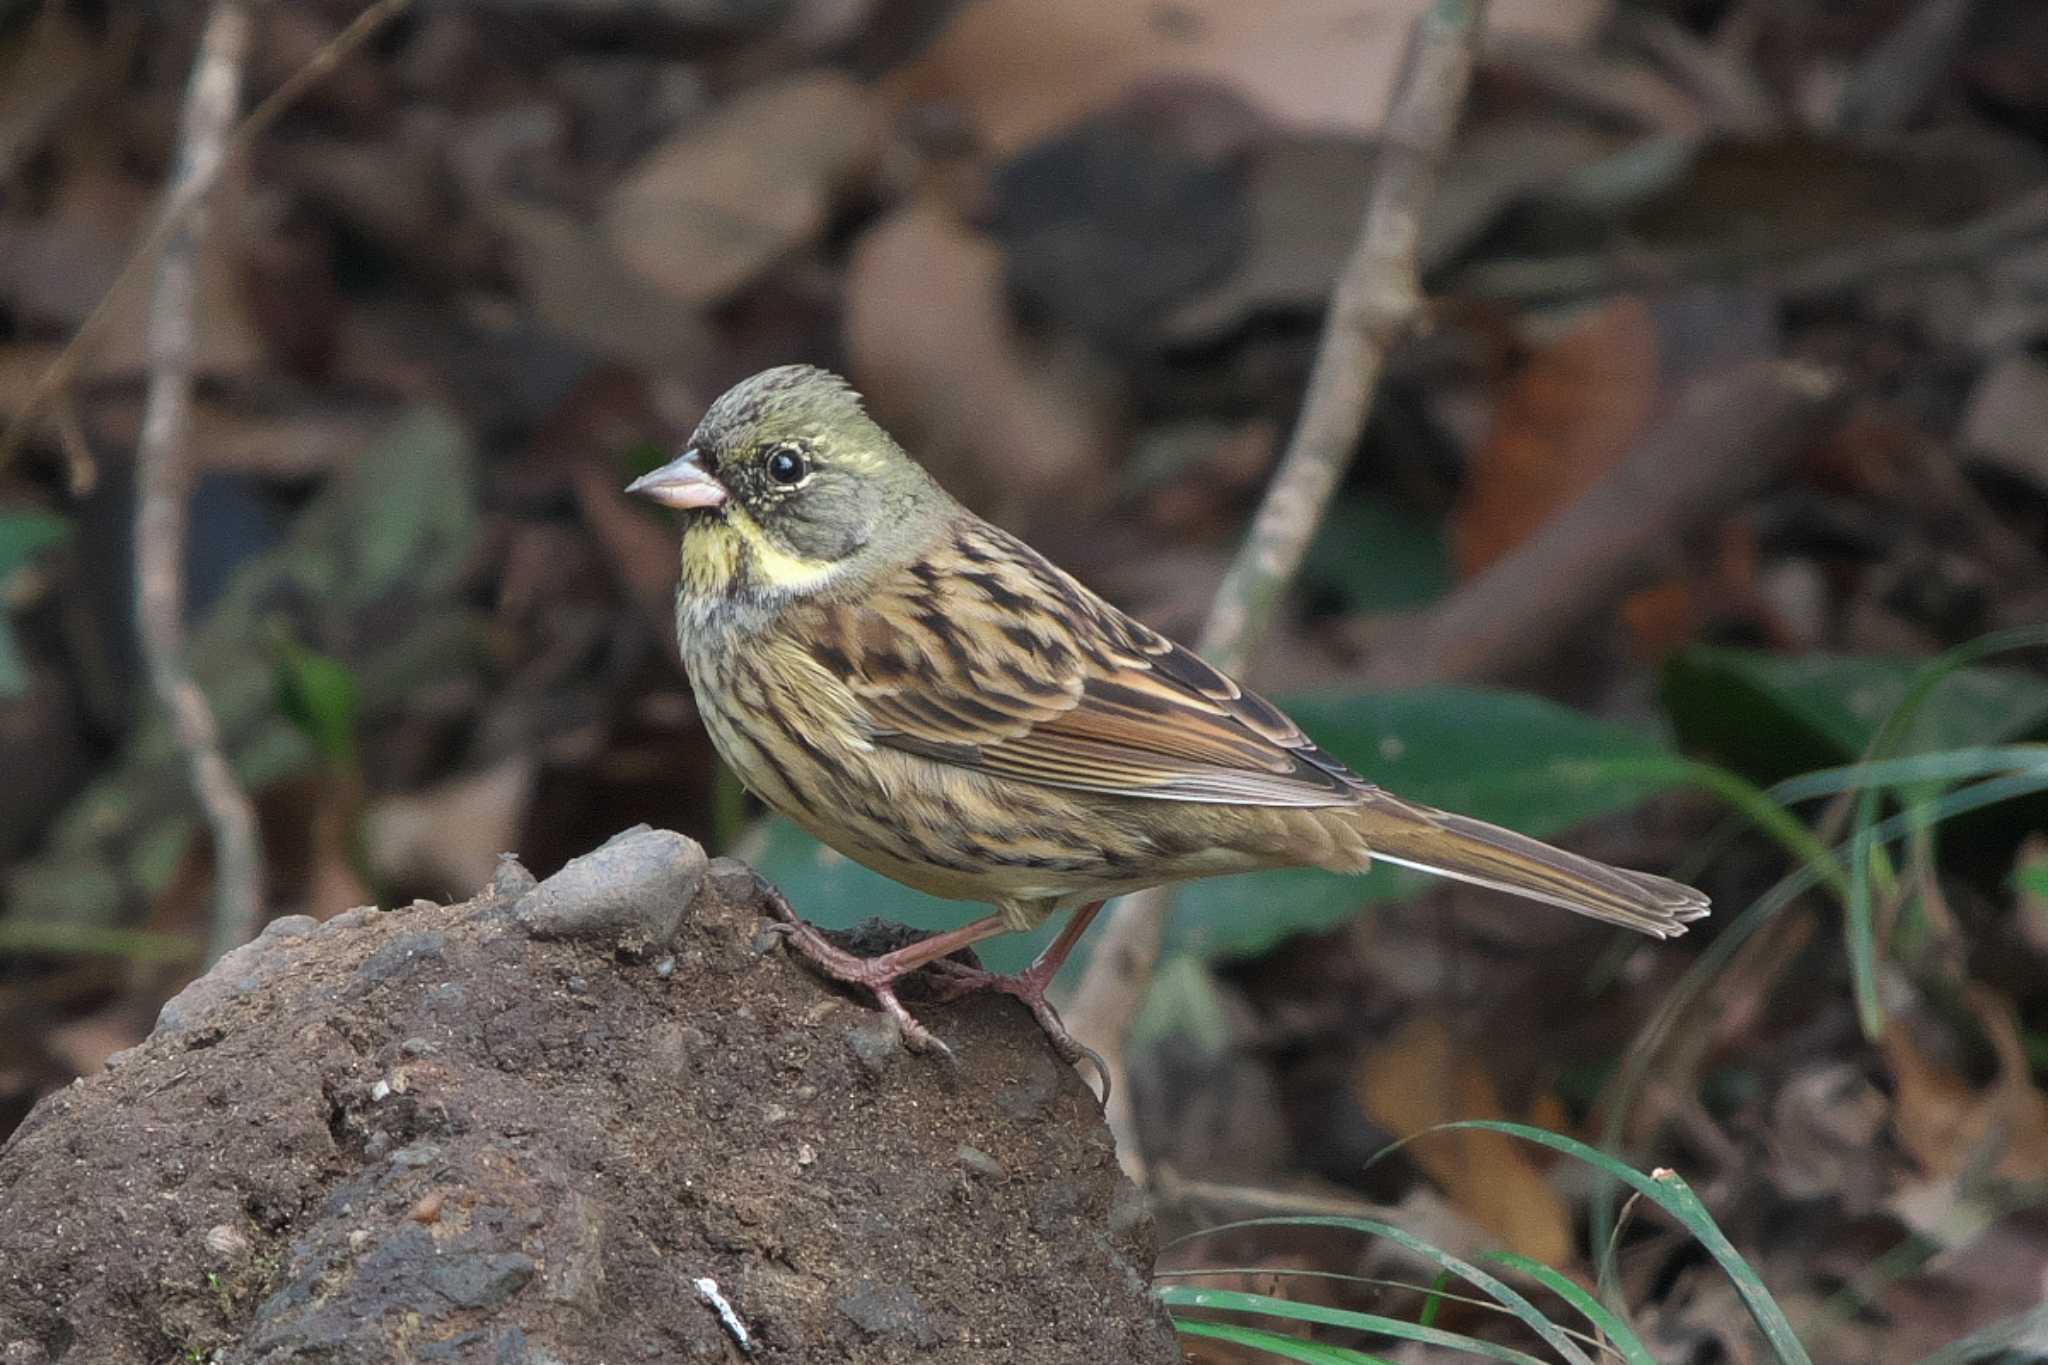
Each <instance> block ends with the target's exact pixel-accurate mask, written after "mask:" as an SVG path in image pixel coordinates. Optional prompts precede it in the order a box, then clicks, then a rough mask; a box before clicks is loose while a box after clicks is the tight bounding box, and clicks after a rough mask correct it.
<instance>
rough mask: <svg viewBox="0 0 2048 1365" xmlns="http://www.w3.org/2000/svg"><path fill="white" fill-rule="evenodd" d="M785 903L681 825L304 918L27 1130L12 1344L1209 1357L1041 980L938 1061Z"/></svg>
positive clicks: (7, 1196) (581, 1357) (153, 1349)
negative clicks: (832, 984)
mask: <svg viewBox="0 0 2048 1365" xmlns="http://www.w3.org/2000/svg"><path fill="white" fill-rule="evenodd" d="M686 906H687V908H688V909H687V914H686V915H682V919H681V923H680V925H677V923H676V921H677V919H678V915H679V914H680V913H681V912H682V910H683V908H684V907H686ZM761 924H762V918H761V915H760V911H759V900H758V889H757V886H756V883H755V881H754V878H753V875H752V873H751V872H749V871H748V870H747V869H746V868H744V867H743V866H741V865H739V864H736V863H728V862H725V861H724V860H721V861H719V862H717V863H713V864H711V865H710V866H709V868H708V869H707V868H706V866H705V863H704V859H703V855H702V853H701V851H700V850H698V849H697V847H696V845H694V844H692V843H690V842H689V841H688V840H685V839H682V838H681V837H680V836H677V835H672V834H666V833H656V832H649V831H642V832H638V833H634V834H629V835H626V836H621V838H620V839H617V840H614V841H613V842H612V843H611V844H609V845H607V846H606V847H605V848H604V849H603V850H600V851H599V852H598V853H596V854H593V855H590V856H589V857H587V858H585V859H580V860H578V862H577V863H573V864H571V865H570V867H569V868H567V869H564V871H563V872H562V873H561V874H560V875H559V876H557V877H555V878H551V879H550V880H549V882H547V883H545V884H543V885H542V886H541V887H540V888H538V889H535V888H533V885H532V880H531V878H530V877H528V876H527V875H526V874H525V873H524V871H523V870H521V869H519V868H518V867H517V865H516V864H513V863H511V862H510V861H509V860H508V862H507V864H506V866H505V868H504V869H503V870H502V871H501V874H500V876H499V878H498V880H497V882H496V883H495V884H494V886H493V887H492V889H491V890H490V891H489V892H487V893H486V894H484V895H482V896H479V897H478V898H477V899H476V900H474V901H471V902H468V903H466V904H462V905H455V906H436V905H429V904H426V903H420V904H416V905H415V906H414V907H412V908H411V909H407V910H400V911H393V912H379V911H372V910H360V911H352V912H350V913H348V914H346V915H343V916H340V917H339V918H337V919H334V920H330V921H328V922H327V923H325V924H319V925H316V924H314V923H313V922H312V921H310V920H304V919H296V920H284V921H279V922H278V923H276V924H273V925H272V926H271V928H270V930H269V931H268V932H267V933H266V934H265V935H264V937H263V938H262V939H260V940H258V941H257V942H256V943H254V944H251V945H249V946H248V947H246V948H244V949H242V950H241V951H239V952H237V953H235V954H233V955H231V956H230V957H229V958H228V959H226V960H225V961H224V962H223V963H222V964H221V965H220V966H219V967H217V968H216V969H215V971H214V972H213V973H211V974H209V975H208V976H207V977H206V978H204V979H202V981H200V982H197V983H195V984H194V986H193V987H192V988H190V989H189V990H188V991H187V992H186V993H185V994H184V995H181V996H180V997H179V998H178V999H176V1000H174V1001H172V1002H171V1003H170V1004H169V1005H167V1006H166V1007H165V1011H164V1017H163V1019H162V1021H161V1022H160V1023H159V1025H158V1028H157V1030H156V1031H155V1032H154V1033H153V1034H152V1035H151V1036H150V1038H149V1039H148V1041H146V1042H145V1043H143V1044H142V1045H141V1046H140V1047H137V1048H135V1049H133V1050H131V1051H130V1052H128V1053H125V1054H122V1055H121V1056H119V1057H117V1058H116V1059H115V1060H114V1062H113V1063H111V1064H110V1066H109V1069H108V1070H107V1071H106V1072H105V1073H103V1074H101V1075H99V1076H96V1077H93V1078H91V1079H89V1080H82V1081H79V1082H77V1083H76V1084H74V1085H73V1086H71V1087H70V1088H69V1089H67V1090H65V1091H62V1092H60V1093H58V1094H56V1095H53V1096H51V1097H50V1098H48V1099H47V1100H45V1101H44V1103H43V1104H42V1105H40V1106H39V1107H38V1108H37V1110H36V1111H35V1113H34V1114H33V1115H32V1116H31V1117H30V1118H29V1120H28V1121H27V1122H26V1123H25V1124H24V1125H23V1127H22V1128H21V1130H20V1132H19V1133H18V1134H17V1135H16V1136H15V1138H14V1139H13V1141H12V1142H11V1143H10V1144H9V1145H8V1146H7V1147H6V1148H5V1149H4V1150H0V1361H4V1362H5V1363H6V1365H33V1363H34V1362H46V1361H47V1362H55V1361H59V1360H64V1361H72V1362H91V1363H92V1365H122V1363H123V1362H151V1363H152V1365H159V1363H161V1362H171V1361H187V1360H191V1361H197V1360H209V1359H217V1360H219V1361H222V1362H229V1363H232V1362H256V1361H262V1362H282V1361H334V1362H357V1361H361V1362H372V1361H376V1362H384V1361H414V1360H417V1361H490V1362H530V1363H531V1365H545V1363H547V1362H580V1361H599V1360H603V1361H613V1362H619V1361H640V1360H705V1361H721V1360H735V1361H736V1360H741V1359H749V1358H750V1359H754V1360H759V1361H771V1362H773V1361H819V1360H826V1361H841V1360H844V1361H898V1360H920V1361H924V1360H930V1361H955V1360H957V1361H968V1360H973V1361H976V1362H982V1361H987V1360H1003V1361H1016V1362H1039V1361H1043V1362H1062V1363H1064V1362H1081V1361H1117V1362H1126V1361H1131V1362H1149V1361H1158V1362H1168V1361H1175V1360H1178V1359H1179V1353H1178V1351H1177V1350H1176V1348H1175V1345H1174V1340H1173V1336H1172V1333H1171V1331H1170V1329H1169V1328H1168V1326H1167V1324H1166V1322H1165V1320H1164V1318H1163V1317H1162V1315H1161V1314H1160V1313H1159V1311H1158V1309H1157V1308H1156V1307H1155V1306H1154V1305H1153V1304H1152V1302H1151V1301H1150V1299H1149V1298H1148V1297H1147V1295H1146V1277H1147V1274H1148V1272H1149V1270H1150V1266H1151V1257H1152V1244H1151V1228H1150V1225H1149V1222H1148V1220H1147V1219H1146V1217H1145V1215H1144V1212H1143V1206H1142V1203H1141V1201H1140V1199H1139V1196H1138V1195H1137V1193H1136V1191H1135V1190H1133V1189H1132V1188H1131V1187H1130V1186H1129V1184H1128V1183H1127V1182H1125V1181H1124V1180H1123V1178H1122V1176H1121V1175H1120V1174H1119V1172H1118V1170H1117V1166H1116V1162H1115V1159H1114V1153H1113V1151H1112V1149H1111V1143H1110V1139H1109V1137H1108V1134H1107V1133H1106V1131H1105V1130H1104V1128H1103V1126H1102V1124H1101V1122H1100V1120H1099V1117H1098V1113H1097V1107H1096V1104H1095V1101H1094V1099H1093V1097H1092V1096H1091V1095H1090V1094H1089V1092H1088V1090H1087V1088H1086V1087H1085V1086H1083V1085H1082V1084H1081V1082H1080V1080H1079V1078H1078V1077H1077V1076H1076V1075H1075V1073H1074V1072H1073V1071H1072V1070H1071V1069H1069V1068H1067V1067H1064V1066H1061V1065H1059V1064H1058V1063H1057V1062H1056V1061H1055V1060H1054V1058H1053V1057H1052V1056H1051V1055H1050V1054H1049V1052H1048V1051H1047V1049H1046V1045H1045V1043H1044V1040H1043V1038H1042V1037H1041V1036H1040V1035H1039V1033H1038V1031H1037V1028H1036V1026H1035V1025H1033V1024H1032V1022H1031V1020H1030V1019H1029V1017H1028V1016H1027V1015H1026V1014H1025V1013H1024V1012H1023V1011H1022V1009H1021V1008H1019V1007H1017V1006H1016V1004H1015V1002H1013V1001H1009V1000H1005V999H981V1000H970V1001H967V1002H963V1003H962V1004H960V1005H957V1006H946V1007H928V1008H927V1009H926V1010H925V1011H924V1012H925V1013H926V1014H927V1015H928V1018H929V1022H930V1023H931V1024H932V1025H933V1027H934V1028H935V1029H936V1030H938V1031H939V1033H940V1034H941V1035H942V1036H943V1037H945V1038H946V1039H947V1040H948V1041H949V1042H950V1043H951V1044H952V1045H953V1047H954V1048H955V1049H956V1050H957V1053H958V1060H957V1061H956V1062H946V1061H942V1060H937V1059H932V1058H923V1057H913V1056H910V1055H908V1054H905V1053H904V1052H902V1050H901V1049H900V1047H899V1046H898V1045H897V1043H896V1040H895V1038H894V1035H893V1033H892V1032H891V1031H890V1030H889V1029H888V1028H887V1027H886V1026H882V1025H883V1021H882V1020H881V1018H880V1016H878V1015H876V1014H874V1013H873V1012H872V1011H871V1010H868V1009H866V1008H863V1007H862V1006H861V1005H860V1004H858V1003H856V1002H854V1001H852V1000H849V999H846V998H843V997H841V996H839V995H836V994H833V993H831V992H829V991H827V990H826V989H825V988H823V987H822V986H820V985H819V984H817V983H816V982H815V981H814V980H813V979H812V978H811V977H809V976H808V975H807V974H806V973H804V972H802V971H800V970H798V969H797V968H796V967H794V966H793V965H791V964H790V963H789V962H788V961H787V960H786V959H785V958H784V957H783V956H782V954H780V953H777V952H768V953H763V952H760V951H757V947H756V938H757V935H758V934H759V930H760V928H761ZM700 1279H709V1280H712V1281H715V1282H716V1285H717V1292H718V1294H719V1295H721V1296H722V1297H723V1299H724V1300H725V1301H726V1302H727V1303H729V1305H730V1307H731V1309H732V1311H733V1312H734V1313H735V1314H736V1315H737V1318H738V1320H739V1321H740V1322H741V1323H742V1324H743V1326H744V1329H745V1331H746V1332H747V1333H748V1335H749V1337H750V1339H751V1341H752V1345H753V1354H752V1355H751V1356H747V1355H743V1353H742V1351H741V1348H740V1347H739V1345H738V1344H737V1342H736V1340H735V1337H734V1334H733V1333H732V1331H731V1330H730V1329H729V1328H728V1327H727V1326H726V1325H724V1324H722V1323H721V1320H720V1317H719V1315H718V1313H717V1311H716V1309H715V1306H714V1305H713V1304H712V1303H710V1302H707V1301H706V1299H705V1298H704V1297H702V1296H700V1294H699V1292H698V1291H697V1290H696V1288H695V1287H694V1285H695V1283H696V1282H697V1281H699V1280H700Z"/></svg>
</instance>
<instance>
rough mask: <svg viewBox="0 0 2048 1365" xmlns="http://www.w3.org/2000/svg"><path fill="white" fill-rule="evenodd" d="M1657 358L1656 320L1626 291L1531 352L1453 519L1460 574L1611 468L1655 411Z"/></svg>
mask: <svg viewBox="0 0 2048 1365" xmlns="http://www.w3.org/2000/svg"><path fill="white" fill-rule="evenodd" d="M1658 360H1659V346H1658V339H1657V324H1656V320H1655V318H1654V317H1652V315H1651V312H1650V309H1649V306H1648V305H1647V304H1646V303H1644V301H1643V300H1642V299H1640V298H1636V297H1633V296H1624V297H1621V298H1616V299H1614V300H1612V301H1611V302H1609V303H1607V304H1605V305H1603V306H1602V307H1600V308H1599V309H1597V310H1596V311H1594V312H1593V313H1591V314H1589V315H1588V316H1586V317H1585V318H1584V319H1582V320H1581V321H1579V322H1578V323H1577V325H1576V326H1574V327H1573V328H1572V329H1571V330H1570V331H1568V332H1566V333H1565V334H1564V335H1563V336H1561V337H1559V338H1558V339H1557V340H1556V341H1554V342H1552V343H1550V344H1549V345H1547V346H1543V347H1542V348H1540V349H1539V350H1537V351H1536V353H1535V354H1534V355H1532V356H1531V357H1530V358H1529V361H1528V363H1527V364H1526V365H1525V366H1523V368H1522V370H1521V372H1520V373H1519V374H1518V375H1516V376H1515V378H1514V380H1513V381H1512V382H1511V383H1510V384H1509V386H1508V389H1507V391H1506V392H1505V393H1504V394H1503V395H1502V396H1501V401H1500V407H1499V411H1498V412H1497V414H1496V415H1495V418H1494V426H1493V431H1492V434H1491V435H1490V436H1488V438H1487V440H1486V443H1485V444H1484V445H1483V446H1482V447H1480V449H1479V451H1478V452H1477V453H1476V454H1475V455H1474V456H1473V458H1472V468H1471V473H1470V475H1469V476H1468V477H1467V478H1466V480H1465V488H1464V494H1463V496H1462V497H1461V498H1460V500H1459V503H1458V507H1457V510H1456V512H1455V513H1454V514H1453V516H1452V521H1451V533H1452V543H1453V547H1454V550H1455V553H1456V557H1457V564H1458V571H1459V572H1460V573H1462V574H1464V575H1466V576H1467V577H1469V576H1471V575H1473V574H1476V573H1478V572H1479V571H1480V570H1481V569H1483V568H1485V567H1486V566H1487V565H1489V564H1491V563H1493V561H1494V560H1496V559H1499V558H1500V557H1501V556H1502V555H1504V554H1506V553H1507V552H1508V551H1510V550H1512V549H1514V548H1515V547H1516V546H1517V545H1519V544H1521V543H1522V542H1523V541H1524V540H1526V539H1528V538H1529V536H1531V535H1533V534H1534V533H1535V532H1536V531H1537V530H1538V529H1539V528H1540V527H1541V526H1542V525H1543V524H1544V523H1545V522H1546V521H1548V520H1550V518H1551V517H1552V516H1553V515H1555V514H1556V513H1557V512H1558V511H1559V510H1561V509H1562V508H1564V507H1565V506H1567V505H1569V504H1570V503H1571V502H1572V500H1573V499H1575V498H1577V497H1578V496H1579V495H1580V494H1581V493H1584V492H1585V491H1586V490H1587V489H1588V488H1590V487H1592V486H1593V485H1594V484H1595V483H1597V482H1598V481H1599V480H1600V477H1601V476H1602V475H1604V474H1606V473H1607V472H1608V471H1609V470H1611V469H1613V468H1614V466H1615V465H1616V464H1617V463H1618V462H1619V461H1620V460H1621V457H1622V456H1623V455H1625V454H1626V453H1627V452H1628V449H1629V447H1630V445H1632V444H1633V443H1634V441H1635V439H1636V437H1637V436H1638V435H1639V434H1640V433H1641V432H1642V430H1643V428H1644V426H1645V425H1646V424H1647V423H1648V421H1649V419H1650V415H1651V413H1652V411H1653V410H1654V407H1655V404H1656V401H1657V394H1658V388H1659V385H1658Z"/></svg>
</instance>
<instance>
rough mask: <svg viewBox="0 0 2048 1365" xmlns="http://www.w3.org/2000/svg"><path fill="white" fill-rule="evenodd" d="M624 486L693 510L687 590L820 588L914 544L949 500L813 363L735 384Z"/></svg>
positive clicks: (688, 593)
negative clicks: (685, 440)
mask: <svg viewBox="0 0 2048 1365" xmlns="http://www.w3.org/2000/svg"><path fill="white" fill-rule="evenodd" d="M626 491H627V492H629V493H639V494H642V495H644V496H646V497H649V498H651V499H653V500H654V501H656V502H659V503H661V504H663V505H664V506H668V507H677V508H683V509H686V510H687V511H688V513H689V519H688V521H687V523H686V525H685V529H684V534H683V594H684V596H685V597H686V598H688V597H692V596H696V597H705V598H711V597H726V596H736V595H741V594H747V595H752V596H756V597H774V598H787V597H791V596H797V595H800V594H803V593H805V592H808V591H813V590H816V589H818V588H821V587H823V586H824V585H825V584H826V583H828V582H830V581H832V580H834V579H836V578H839V577H842V576H844V575H846V574H848V573H849V572H850V571H854V570H857V569H858V568H859V567H860V566H861V565H862V564H864V563H866V562H869V561H873V560H881V559H885V558H887V557H888V556H889V555H890V554H891V553H892V552H893V551H894V550H895V549H896V548H897V547H899V546H903V545H906V544H909V543H911V542H912V541H913V540H914V538H915V536H916V535H917V534H918V533H919V531H920V529H921V528H923V527H927V526H929V525H930V524H931V523H932V518H933V517H934V515H935V514H937V513H939V512H940V511H941V510H942V509H943V508H945V507H946V506H948V505H949V500H948V499H947V498H946V495H945V494H944V493H942V492H940V490H939V488H938V486H937V485H936V484H934V483H933V482H932V481H931V479H930V477H929V476H928V475H926V474H925V472H924V470H923V469H921V468H920V467H919V466H918V464H917V463H916V461H914V460H912V459H911V458H910V456H909V455H907V454H905V453H904V451H903V448H902V447H901V446H899V445H897V444H896V442H895V441H894V440H892V439H891V438H890V436H889V433H887V432H886V431H883V430H882V428H881V427H879V426H877V425H876V424H875V422H874V421H873V420H872V419H871V418H869V416H868V415H867V413H866V412H864V411H863V410H862V408H861V400H860V395H859V394H857V393H855V392H854V391H853V389H852V388H851V387H850V386H849V385H848V384H847V382H846V381H845V380H843V379H841V378H840V377H839V376H838V375H836V374H832V373H830V372H829V371H826V370H821V369H817V368H815V367H813V366H810V365H782V366H778V367H777V368H775V369H772V370H763V371H762V372H761V373H759V374H757V375H755V376H753V377H752V378H751V379H745V380H742V381H740V382H739V383H738V384H735V385H733V387H731V388H730V389H727V390H726V391H725V392H724V393H723V394H721V395H720V396H719V398H718V400H717V401H716V402H714V403H713V404H712V405H711V407H710V408H709V409H708V410H707V411H706V412H705V414H704V420H703V421H702V422H700V423H698V425H697V430H696V433H695V434H694V435H693V436H691V438H690V443H689V446H688V447H687V448H686V449H685V450H684V451H683V453H682V454H681V455H679V456H677V457H676V458H675V459H673V460H671V461H669V462H668V463H667V464H665V465H663V466H662V467H661V468H659V469H657V470H654V471H653V472H652V473H650V474H647V475H645V476H644V477H642V478H640V479H637V480H635V481H634V482H633V483H632V484H631V485H630V486H629V487H628V488H627V490H626Z"/></svg>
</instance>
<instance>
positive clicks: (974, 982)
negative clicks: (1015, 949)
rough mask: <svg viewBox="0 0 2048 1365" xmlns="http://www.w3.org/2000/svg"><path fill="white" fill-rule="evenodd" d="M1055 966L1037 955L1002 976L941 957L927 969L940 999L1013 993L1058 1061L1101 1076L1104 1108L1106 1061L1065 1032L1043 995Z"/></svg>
mask: <svg viewBox="0 0 2048 1365" xmlns="http://www.w3.org/2000/svg"><path fill="white" fill-rule="evenodd" d="M1059 966H1060V964H1059V963H1058V962H1048V961H1046V960H1045V959H1043V958H1041V959H1039V960H1038V961H1037V962H1034V963H1032V964H1031V965H1030V966H1029V967H1027V968H1025V969H1024V970H1023V971H1021V972H1018V973H1016V974H1015V975H1014V976H1004V975H1002V974H1001V973H998V972H990V971H984V970H982V969H981V968H979V967H970V966H968V965H966V964H965V963H963V962H954V961H952V960H950V959H941V960H939V961H937V962H934V963H932V964H931V969H932V975H934V976H936V977H938V978H939V980H940V981H941V982H942V983H943V984H942V985H940V986H939V999H941V1000H957V999H959V998H960V997H961V996H963V995H969V994H972V993H973V992H975V991H1000V992H1001V993H1002V994H1004V995H1009V996H1015V997H1016V998H1017V999H1019V1000H1021V1001H1023V1002H1024V1007H1025V1008H1026V1009H1028V1010H1030V1011H1031V1017H1032V1018H1033V1019H1036V1020H1037V1021H1038V1026H1039V1028H1041V1029H1043V1030H1044V1031H1045V1040H1046V1042H1048V1043H1050V1044H1051V1045H1052V1050H1053V1051H1054V1052H1055V1053H1056V1054H1058V1056H1059V1059H1060V1060H1061V1061H1063V1062H1065V1063H1066V1064H1067V1065H1068V1066H1079V1065H1080V1064H1081V1063H1082V1062H1086V1063H1088V1065H1089V1066H1091V1067H1093V1068H1094V1069H1095V1074H1096V1075H1098V1076H1100V1077H1101V1078H1102V1094H1101V1095H1100V1096H1099V1097H1098V1098H1099V1099H1100V1100H1101V1102H1102V1104H1103V1106H1104V1107H1107V1106H1108V1104H1109V1085H1110V1081H1109V1063H1107V1062H1105V1061H1104V1060H1103V1059H1102V1054H1101V1053H1099V1052H1097V1051H1096V1050H1095V1049H1094V1048H1092V1047H1089V1046H1088V1045H1087V1044H1086V1043H1083V1042H1082V1041H1081V1040H1080V1039H1078V1038H1076V1037H1075V1036H1074V1035H1073V1034H1072V1033H1069V1032H1068V1031H1067V1025H1066V1023H1065V1021H1064V1020H1062V1019H1061V1018H1060V1012H1059V1011H1058V1010H1057V1009H1055V1008H1053V1003H1052V1001H1050V1000H1048V999H1046V997H1045V992H1046V989H1047V988H1048V987H1049V986H1051V985H1052V979H1053V977H1054V976H1055V975H1056V974H1057V973H1058V971H1059Z"/></svg>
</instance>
